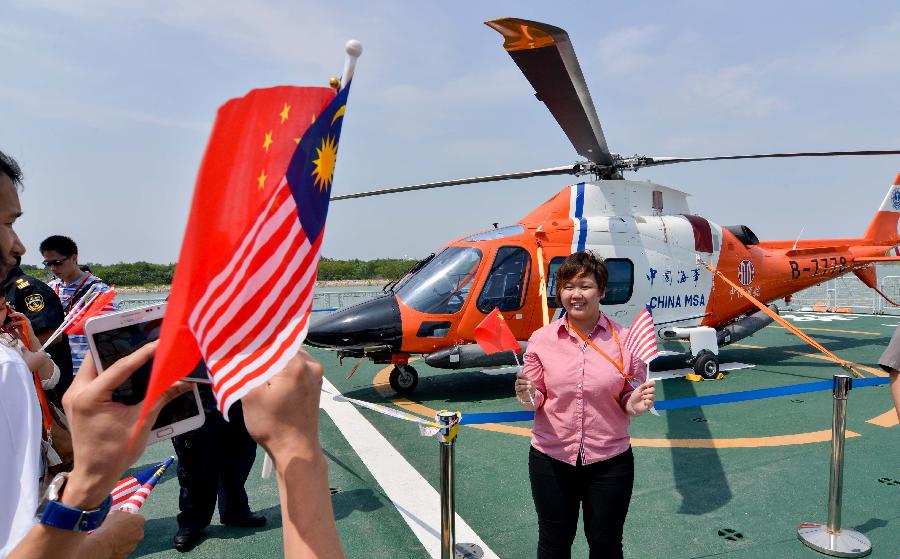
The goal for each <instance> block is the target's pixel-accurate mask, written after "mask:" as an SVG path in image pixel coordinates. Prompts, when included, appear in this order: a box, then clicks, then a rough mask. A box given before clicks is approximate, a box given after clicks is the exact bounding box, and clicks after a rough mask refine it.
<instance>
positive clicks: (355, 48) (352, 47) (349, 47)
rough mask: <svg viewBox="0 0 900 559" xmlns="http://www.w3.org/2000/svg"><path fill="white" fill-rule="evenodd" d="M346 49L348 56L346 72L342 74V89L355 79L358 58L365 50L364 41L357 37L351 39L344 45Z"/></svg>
mask: <svg viewBox="0 0 900 559" xmlns="http://www.w3.org/2000/svg"><path fill="white" fill-rule="evenodd" d="M344 50H345V51H347V58H345V59H344V73H343V74H341V89H344V88H345V87H347V84H348V83H350V80H352V79H353V71H354V70H355V69H356V60H357V59H358V58H359V56H360V55H361V54H362V51H363V47H362V43H360V42H359V41H357V40H356V39H350V40H349V41H347V44H346V45H344Z"/></svg>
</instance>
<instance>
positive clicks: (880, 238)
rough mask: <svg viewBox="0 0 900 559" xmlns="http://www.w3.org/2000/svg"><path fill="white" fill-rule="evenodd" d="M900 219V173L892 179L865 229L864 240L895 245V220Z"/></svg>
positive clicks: (897, 234)
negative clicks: (889, 186)
mask: <svg viewBox="0 0 900 559" xmlns="http://www.w3.org/2000/svg"><path fill="white" fill-rule="evenodd" d="M898 220H900V174H898V175H897V178H895V179H894V183H893V185H891V188H890V190H888V192H887V195H886V196H885V197H884V201H883V202H882V203H881V207H879V208H878V211H877V212H875V217H874V218H873V219H872V223H870V224H869V228H868V229H867V230H866V236H865V238H866V240H867V241H869V242H871V243H873V244H877V245H891V246H893V245H896V244H897V243H900V232H898V230H897V229H898V228H897V221H898Z"/></svg>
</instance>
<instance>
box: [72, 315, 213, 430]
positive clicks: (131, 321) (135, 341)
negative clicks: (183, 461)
mask: <svg viewBox="0 0 900 559" xmlns="http://www.w3.org/2000/svg"><path fill="white" fill-rule="evenodd" d="M165 310H166V304H165V303H163V304H160V305H150V306H147V307H139V308H136V309H129V310H127V311H120V312H115V313H110V314H104V315H100V316H95V317H93V318H91V319H90V320H88V321H87V322H86V323H85V325H84V333H85V335H86V336H87V339H88V345H89V346H90V348H91V355H93V357H94V364H95V365H96V366H97V372H98V373H102V372H103V371H104V370H106V369H108V368H109V367H110V366H111V365H112V364H113V363H115V362H116V361H118V360H119V359H121V358H122V357H125V356H126V355H130V354H131V353H134V352H135V351H136V350H137V349H138V348H140V347H141V346H143V345H145V344H147V343H149V342H152V341H153V340H156V339H158V338H159V331H160V328H161V327H162V318H163V314H164V313H165ZM152 367H153V360H152V359H151V360H150V361H148V362H147V363H145V364H144V365H142V366H141V368H139V369H138V370H137V371H135V372H134V374H133V375H131V378H129V379H128V380H126V381H125V382H123V383H122V384H121V385H120V386H119V387H118V388H117V389H116V390H115V391H114V392H113V400H114V401H117V402H122V403H123V404H128V405H135V404H138V403H139V402H141V401H142V400H143V399H144V395H145V394H146V393H147V385H148V384H149V382H150V370H151V369H152ZM205 419H206V416H205V415H204V414H203V405H202V404H201V402H200V393H199V392H198V391H197V387H196V386H193V387H192V390H191V391H190V392H186V393H184V394H182V395H181V396H179V397H177V398H175V399H174V400H172V401H171V402H169V403H168V404H166V407H164V408H163V409H162V412H160V414H159V418H157V420H156V423H155V424H154V425H153V429H152V431H151V432H150V438H149V440H148V441H147V444H153V443H155V442H159V441H162V440H165V439H168V438H171V437H174V436H175V435H180V434H182V433H186V432H188V431H192V430H194V429H197V428H198V427H200V426H201V425H203V422H204V421H205Z"/></svg>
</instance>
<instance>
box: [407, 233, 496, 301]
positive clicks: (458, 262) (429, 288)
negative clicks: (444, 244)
mask: <svg viewBox="0 0 900 559" xmlns="http://www.w3.org/2000/svg"><path fill="white" fill-rule="evenodd" d="M479 263H481V251H480V250H479V249H477V248H466V247H449V248H447V249H445V250H443V251H441V252H440V254H438V255H437V256H435V257H434V258H432V259H431V261H430V262H428V264H426V265H425V266H423V267H422V268H421V269H420V270H418V271H416V272H414V273H413V274H412V275H411V276H410V277H409V278H408V279H407V280H406V281H405V282H403V283H402V284H401V285H400V286H399V287H398V288H397V292H396V295H397V297H399V298H400V300H401V301H403V302H404V303H405V304H407V305H409V306H410V307H412V308H414V309H416V310H417V311H419V312H423V313H429V314H454V313H456V312H458V311H459V310H460V309H461V308H462V307H463V303H465V302H466V298H467V297H468V296H469V291H470V290H471V289H472V281H473V280H474V279H475V274H476V273H477V272H478V264H479Z"/></svg>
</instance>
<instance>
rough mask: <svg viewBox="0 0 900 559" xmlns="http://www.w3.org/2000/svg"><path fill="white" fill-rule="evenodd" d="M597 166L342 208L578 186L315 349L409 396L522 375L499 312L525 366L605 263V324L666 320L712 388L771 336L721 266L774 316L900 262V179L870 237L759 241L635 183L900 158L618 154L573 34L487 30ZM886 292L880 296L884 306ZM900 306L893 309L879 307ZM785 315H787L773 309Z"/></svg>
mask: <svg viewBox="0 0 900 559" xmlns="http://www.w3.org/2000/svg"><path fill="white" fill-rule="evenodd" d="M485 24H486V25H488V26H489V27H491V28H493V29H494V30H496V31H498V32H499V33H500V34H501V35H502V36H503V38H504V43H503V47H504V49H505V50H506V51H507V53H508V54H509V55H510V57H511V58H512V59H513V61H514V62H515V63H516V65H517V66H518V67H519V69H520V70H521V71H522V73H523V74H524V75H525V77H526V78H527V79H528V81H529V82H530V84H531V86H532V87H533V88H534V90H535V96H536V97H537V99H538V100H540V101H541V102H543V103H544V104H545V105H546V106H547V108H548V109H549V111H550V113H551V114H552V115H553V117H554V118H555V119H556V121H557V123H558V124H559V125H560V127H561V128H562V129H563V131H564V132H565V134H566V136H567V137H568V139H569V141H570V142H571V143H572V145H573V147H574V148H575V151H576V152H577V153H578V154H579V155H580V156H581V157H584V158H585V159H586V161H581V162H578V163H575V164H573V165H565V166H560V167H552V168H546V169H537V170H533V171H526V172H519V173H508V174H502V175H491V176H484V177H473V178H465V179H455V180H448V181H439V182H430V183H423V184H416V185H410V186H403V187H397V188H385V189H378V190H371V191H366V192H360V193H356V194H347V195H342V196H333V197H332V198H331V200H333V201H338V200H346V199H355V198H364V197H368V196H377V195H385V194H395V193H401V192H410V191H417V190H425V189H432V188H441V187H448V186H455V185H462V184H470V183H481V182H494V181H501V180H510V179H524V178H529V177H536V176H549V175H575V176H576V177H578V178H579V179H580V178H582V177H587V178H589V179H592V180H580V181H579V182H577V183H575V184H571V185H569V186H566V187H565V188H563V189H562V190H561V191H560V192H558V193H557V194H556V195H554V196H553V197H551V198H550V199H549V200H547V201H546V202H544V203H543V204H541V205H540V206H538V207H537V208H536V209H534V210H533V211H531V212H530V213H529V214H528V215H526V216H525V217H523V218H521V219H520V220H519V221H517V222H516V223H514V224H512V225H507V226H503V227H499V226H498V225H499V224H494V227H493V228H491V229H488V230H485V231H481V232H477V233H474V234H472V235H468V236H464V237H461V238H458V239H456V240H454V241H451V242H449V243H447V244H446V245H445V246H444V247H442V248H441V249H440V250H439V251H437V252H436V253H433V254H431V255H430V256H428V257H427V258H425V259H424V260H422V261H420V262H418V263H417V264H416V265H415V266H414V267H413V268H412V269H410V270H409V272H407V273H406V274H405V275H404V276H403V277H402V278H400V279H399V280H396V281H393V282H391V283H389V284H388V285H386V286H385V287H384V289H383V293H382V294H381V295H380V296H378V297H376V298H374V299H370V300H367V301H364V302H362V303H359V304H356V305H353V306H350V307H346V308H343V309H340V310H338V311H336V312H334V313H332V314H330V315H328V316H326V317H324V318H322V319H320V320H318V321H316V322H314V323H312V324H311V326H310V328H309V332H308V334H307V338H306V343H307V344H308V345H311V346H314V347H320V348H326V349H331V350H336V351H337V354H338V356H339V358H341V359H343V358H344V357H355V358H368V359H371V360H372V361H373V362H375V363H379V364H393V365H394V367H393V369H392V370H391V373H390V377H389V382H390V385H391V387H392V388H393V389H394V390H395V391H396V392H397V393H399V394H409V393H411V392H412V391H413V390H415V388H416V386H417V384H418V373H417V372H416V370H415V368H414V367H413V366H411V365H410V358H411V357H412V356H417V355H422V356H424V360H425V363H427V364H428V365H430V366H432V367H435V368H439V369H450V370H456V369H469V368H482V367H495V366H502V365H514V364H516V363H517V361H516V360H515V356H513V354H512V353H513V352H500V353H495V354H491V355H487V354H485V352H484V351H483V350H482V349H481V347H480V346H479V345H478V344H477V343H475V341H474V336H473V334H474V330H475V327H476V326H477V325H478V324H479V323H480V322H481V321H482V320H483V319H484V317H485V316H486V315H487V314H488V313H490V312H491V311H492V310H493V309H495V308H497V309H499V311H500V312H501V314H502V315H503V317H504V319H505V320H506V323H507V325H508V326H509V327H510V329H511V330H512V332H513V334H514V335H515V336H516V339H517V340H519V345H520V348H521V350H522V351H524V349H525V347H526V346H527V341H526V340H528V338H529V337H530V336H531V334H532V333H533V332H534V331H535V330H536V329H538V328H540V327H541V326H543V325H544V324H546V323H547V321H548V320H549V319H550V314H551V313H552V314H553V315H554V316H558V315H559V313H560V312H561V310H562V309H561V308H560V304H559V302H558V301H557V300H556V298H555V296H554V293H555V285H554V283H555V276H556V271H557V270H558V268H559V266H560V265H561V264H562V262H563V261H564V260H565V258H566V257H567V256H568V255H569V254H571V253H573V252H576V251H581V250H591V251H593V252H594V254H596V255H598V256H601V257H602V258H603V259H604V260H605V262H606V266H607V268H608V271H609V279H608V284H607V288H606V292H605V294H604V296H603V298H602V299H601V305H602V307H603V311H604V313H605V314H607V315H608V316H609V317H610V318H612V319H613V320H615V321H617V322H620V323H623V324H629V323H630V322H631V321H632V320H633V319H634V317H635V316H636V315H637V314H638V312H640V311H641V310H642V309H644V308H645V306H649V307H650V308H651V309H652V313H653V321H654V328H655V330H656V335H657V337H658V340H661V341H669V340H681V341H686V342H687V343H688V344H689V351H690V355H689V357H688V364H689V365H690V366H691V367H693V369H694V371H695V372H696V373H697V374H699V375H701V376H702V377H703V378H705V379H712V378H716V377H717V376H718V374H719V365H720V362H719V348H721V347H723V346H726V345H728V344H730V343H734V342H736V341H738V340H741V339H743V338H746V337H747V336H750V335H752V334H753V333H755V332H757V331H759V330H760V329H762V328H764V327H765V326H767V325H768V324H769V323H771V322H772V318H771V317H770V316H769V315H768V314H767V313H765V312H763V311H761V310H759V309H757V307H755V306H754V304H753V303H751V302H750V301H749V300H748V299H747V298H745V297H744V296H743V295H742V294H741V293H739V292H738V291H737V290H735V289H734V288H733V287H730V286H728V285H727V284H726V283H725V282H724V281H722V280H721V279H720V278H718V277H716V276H714V275H713V274H712V273H711V272H709V271H708V269H707V268H706V267H705V266H703V265H702V264H703V263H708V264H709V265H710V266H711V267H713V268H715V269H717V270H718V271H719V272H721V273H722V274H724V275H725V276H726V277H728V278H729V279H731V280H732V281H734V282H735V283H739V284H740V285H742V286H743V287H744V289H745V290H746V291H747V292H749V293H750V294H752V295H753V296H754V297H755V298H757V299H758V300H760V301H762V302H765V303H766V304H771V303H772V302H774V301H777V300H780V299H785V300H786V301H789V300H790V297H791V295H792V294H793V293H795V292H797V291H800V290H803V289H806V288H808V287H811V286H814V285H817V284H819V283H822V282H825V281H828V280H830V279H833V278H836V277H838V276H841V275H844V274H847V273H853V274H855V275H856V276H857V277H859V278H860V280H862V281H863V283H864V284H865V285H867V286H868V287H870V288H872V289H875V290H876V291H878V287H877V281H876V274H875V269H874V264H875V263H876V262H888V261H900V256H888V255H886V253H887V251H888V250H889V249H891V248H892V247H894V246H895V245H897V244H898V243H900V229H898V226H900V175H898V176H897V178H896V179H895V180H894V181H893V183H892V185H891V186H890V188H889V189H888V192H887V194H886V196H885V197H884V199H883V201H882V203H881V205H880V206H879V208H878V209H877V211H876V213H875V215H874V217H873V219H872V221H871V223H870V224H869V226H868V228H867V229H866V231H865V233H864V234H863V235H862V236H861V237H858V238H843V239H819V240H783V241H761V240H759V238H758V237H757V236H756V234H755V233H754V232H753V231H752V230H751V229H750V228H749V227H747V226H746V225H732V226H723V225H719V224H717V223H714V222H713V221H710V220H708V219H706V218H704V217H701V216H699V215H695V214H692V213H691V211H690V208H689V207H688V203H687V196H688V195H687V193H685V192H682V191H680V190H676V189H674V188H670V187H667V186H663V185H659V184H655V183H652V182H647V181H632V180H626V179H625V178H624V177H623V173H625V172H628V171H638V170H640V169H642V168H644V167H652V166H658V165H669V164H675V163H686V162H697V161H716V160H740V159H759V158H787V157H834V156H866V155H896V154H900V150H878V151H875V150H867V151H833V152H794V153H765V154H750V155H726V156H711V157H651V156H646V155H634V156H630V157H626V156H622V155H619V154H615V153H612V152H611V151H610V150H609V148H608V146H607V142H606V138H605V136H604V133H603V130H602V127H601V125H600V120H599V118H598V116H597V113H596V110H595V108H594V105H593V101H592V100H591V96H590V93H589V91H588V89H587V85H586V83H585V80H584V76H583V74H582V72H581V68H580V66H579V64H578V60H577V58H576V56H575V51H574V48H573V47H572V43H571V41H570V39H569V36H568V34H567V33H566V31H565V30H563V29H561V28H559V27H555V26H552V25H548V24H545V23H540V22H535V21H529V20H525V19H518V18H503V19H497V20H492V21H488V22H485ZM879 293H881V292H880V291H879ZM881 295H882V297H884V298H885V299H886V300H888V302H890V303H891V304H895V303H893V301H890V299H888V298H887V296H885V295H884V294H883V293H881ZM770 308H773V310H776V312H777V307H775V306H774V305H770Z"/></svg>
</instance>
